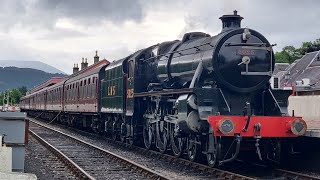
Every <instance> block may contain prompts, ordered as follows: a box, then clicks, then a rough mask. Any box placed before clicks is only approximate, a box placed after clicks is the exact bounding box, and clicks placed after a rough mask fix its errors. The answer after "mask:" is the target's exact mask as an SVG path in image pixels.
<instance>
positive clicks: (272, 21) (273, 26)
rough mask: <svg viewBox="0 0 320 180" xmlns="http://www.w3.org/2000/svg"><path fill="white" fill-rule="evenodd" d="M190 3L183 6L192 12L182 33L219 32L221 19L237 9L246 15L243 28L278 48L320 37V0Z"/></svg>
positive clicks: (242, 0) (245, 0)
mask: <svg viewBox="0 0 320 180" xmlns="http://www.w3.org/2000/svg"><path fill="white" fill-rule="evenodd" d="M190 4H191V5H190V6H188V7H187V8H186V9H183V10H184V11H187V12H188V15H187V16H185V24H186V25H185V28H184V29H183V30H182V32H185V31H192V30H193V29H197V28H202V29H204V31H205V32H207V33H210V34H211V35H215V34H217V33H218V32H219V31H220V29H221V21H220V20H219V19H218V18H219V17H220V16H221V15H223V14H226V13H227V14H231V13H233V12H232V11H233V10H235V9H236V10H238V14H240V15H241V16H243V17H244V20H243V22H242V25H243V27H249V28H253V29H255V30H257V31H259V32H260V33H262V34H263V35H265V36H266V37H267V38H268V39H269V40H270V41H271V42H272V43H277V44H278V47H277V48H276V49H277V50H281V48H282V47H283V46H285V45H295V46H300V45H301V43H302V42H303V41H311V40H315V38H320V34H319V29H320V21H318V18H319V17H320V11H319V10H318V9H319V7H320V1H317V0H306V1H300V0H281V1H276V0H274V1H264V0H241V1H238V0H227V1H225V0H223V1H222V0H220V1H209V0H202V1H201V0H200V1H197V2H195V1H191V3H190ZM317 36H318V37H317Z"/></svg>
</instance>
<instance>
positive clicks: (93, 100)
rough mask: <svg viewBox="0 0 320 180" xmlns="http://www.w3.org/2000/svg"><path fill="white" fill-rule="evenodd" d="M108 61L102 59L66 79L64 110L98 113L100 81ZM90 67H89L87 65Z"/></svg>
mask: <svg viewBox="0 0 320 180" xmlns="http://www.w3.org/2000/svg"><path fill="white" fill-rule="evenodd" d="M107 64H108V61H106V60H102V61H100V62H99V64H96V65H95V66H94V67H92V68H91V69H88V70H86V71H85V72H83V73H81V74H79V75H77V76H74V77H72V78H70V79H68V80H67V81H66V82H65V84H64V89H65V90H64V111H65V112H77V113H79V112H81V113H82V112H83V113H86V112H88V113H89V112H90V113H98V112H100V109H99V99H100V84H101V83H100V82H101V80H102V78H103V77H104V72H105V71H104V68H105V67H106V66H107ZM89 68H90V67H89Z"/></svg>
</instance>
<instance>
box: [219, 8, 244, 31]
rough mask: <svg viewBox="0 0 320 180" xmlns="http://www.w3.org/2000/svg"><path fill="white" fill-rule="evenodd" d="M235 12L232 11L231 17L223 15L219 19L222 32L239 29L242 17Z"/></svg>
mask: <svg viewBox="0 0 320 180" xmlns="http://www.w3.org/2000/svg"><path fill="white" fill-rule="evenodd" d="M237 13H238V12H237V11H236V10H234V11H233V15H223V16H221V17H220V18H219V19H221V21H222V31H221V32H224V31H227V30H231V29H237V28H240V27H241V20H242V19H243V17H241V16H240V15H238V14H237Z"/></svg>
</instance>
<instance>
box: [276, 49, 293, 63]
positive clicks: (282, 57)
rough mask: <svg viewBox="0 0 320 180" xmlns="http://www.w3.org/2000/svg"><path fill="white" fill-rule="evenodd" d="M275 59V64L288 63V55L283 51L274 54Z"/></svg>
mask: <svg viewBox="0 0 320 180" xmlns="http://www.w3.org/2000/svg"><path fill="white" fill-rule="evenodd" d="M275 58H276V62H277V63H289V59H290V55H289V54H288V53H286V52H284V51H282V52H276V53H275Z"/></svg>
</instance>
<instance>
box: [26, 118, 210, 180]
mask: <svg viewBox="0 0 320 180" xmlns="http://www.w3.org/2000/svg"><path fill="white" fill-rule="evenodd" d="M40 123H43V122H40ZM32 126H33V125H32V123H30V127H31V129H32ZM49 126H50V127H53V128H54V129H56V130H59V131H61V132H65V133H68V134H70V135H73V136H76V137H78V138H80V139H82V140H84V141H86V142H89V143H91V144H94V145H96V146H98V147H101V148H103V149H106V150H108V151H111V152H113V153H116V154H118V155H120V156H123V157H125V158H128V159H130V160H132V161H134V162H136V163H139V164H141V165H143V166H146V167H148V168H150V169H152V170H154V171H156V172H158V173H160V174H164V175H165V176H166V177H169V178H170V179H181V180H193V179H214V177H212V176H211V175H210V174H208V173H206V172H201V171H200V170H197V169H194V168H192V167H187V166H182V165H180V164H175V163H172V162H167V161H165V160H162V159H158V158H156V157H152V156H149V155H145V154H142V153H140V152H137V151H134V150H131V149H129V148H123V147H119V146H118V145H115V144H111V143H108V142H106V140H104V139H103V138H101V137H97V136H95V135H88V133H81V132H80V133H79V131H76V130H72V129H66V128H65V127H61V126H59V125H51V124H50V125H49Z"/></svg>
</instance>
